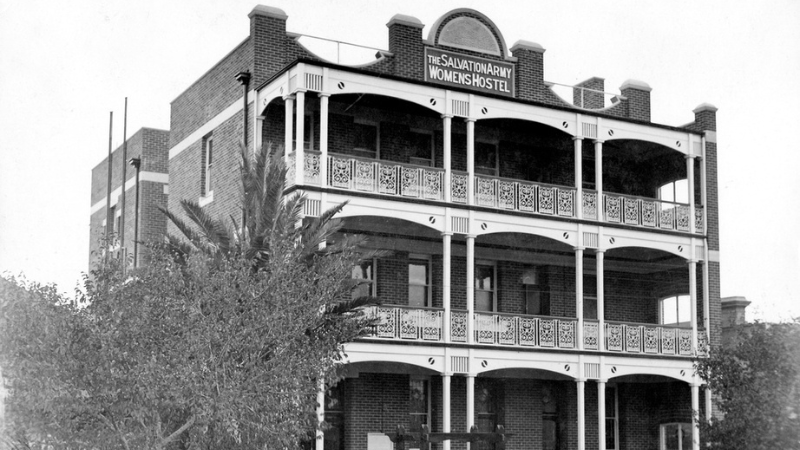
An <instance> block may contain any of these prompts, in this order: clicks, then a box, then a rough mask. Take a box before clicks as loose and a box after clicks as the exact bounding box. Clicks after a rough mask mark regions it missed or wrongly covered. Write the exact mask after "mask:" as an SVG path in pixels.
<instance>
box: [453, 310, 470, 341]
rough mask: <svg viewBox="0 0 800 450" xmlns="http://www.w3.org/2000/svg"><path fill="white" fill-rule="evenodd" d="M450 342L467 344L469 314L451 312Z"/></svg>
mask: <svg viewBox="0 0 800 450" xmlns="http://www.w3.org/2000/svg"><path fill="white" fill-rule="evenodd" d="M450 340H451V341H453V342H467V312H466V311H451V312H450Z"/></svg>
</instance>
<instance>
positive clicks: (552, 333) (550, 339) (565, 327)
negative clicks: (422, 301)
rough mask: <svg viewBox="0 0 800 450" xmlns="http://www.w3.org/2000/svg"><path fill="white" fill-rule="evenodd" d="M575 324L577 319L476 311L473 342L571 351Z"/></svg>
mask: <svg viewBox="0 0 800 450" xmlns="http://www.w3.org/2000/svg"><path fill="white" fill-rule="evenodd" d="M577 323H578V321H577V319H572V318H567V317H548V316H519V315H514V314H504V313H491V312H476V313H475V342H476V343H478V344H491V345H508V346H524V347H545V348H564V349H573V348H576V345H575V335H576V334H575V328H576V327H577ZM453 331H454V330H453ZM454 340H455V339H454Z"/></svg>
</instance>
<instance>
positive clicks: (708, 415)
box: [705, 385, 714, 423]
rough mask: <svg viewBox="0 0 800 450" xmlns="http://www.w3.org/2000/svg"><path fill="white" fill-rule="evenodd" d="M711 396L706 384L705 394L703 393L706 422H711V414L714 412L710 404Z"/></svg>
mask: <svg viewBox="0 0 800 450" xmlns="http://www.w3.org/2000/svg"><path fill="white" fill-rule="evenodd" d="M711 396H712V394H711V389H709V388H708V385H706V395H705V397H706V398H705V403H706V404H705V408H706V422H709V423H710V422H711V420H712V419H713V417H712V416H713V414H714V410H713V408H712V406H711Z"/></svg>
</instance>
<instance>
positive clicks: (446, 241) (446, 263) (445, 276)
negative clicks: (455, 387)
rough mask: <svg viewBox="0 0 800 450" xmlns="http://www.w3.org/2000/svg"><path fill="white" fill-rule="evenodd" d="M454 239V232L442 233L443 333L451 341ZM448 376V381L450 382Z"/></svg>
mask: <svg viewBox="0 0 800 450" xmlns="http://www.w3.org/2000/svg"><path fill="white" fill-rule="evenodd" d="M452 241H453V233H451V232H445V233H442V249H443V255H442V307H443V308H444V318H443V319H442V322H443V327H442V328H443V329H442V334H444V342H450V338H451V335H450V323H451V318H450V314H451V312H452V308H451V307H450V270H451V269H450V267H451V266H450V260H451V259H452V245H451V244H452ZM449 382H450V381H449V378H448V383H449Z"/></svg>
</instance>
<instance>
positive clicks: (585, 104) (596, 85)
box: [572, 77, 605, 109]
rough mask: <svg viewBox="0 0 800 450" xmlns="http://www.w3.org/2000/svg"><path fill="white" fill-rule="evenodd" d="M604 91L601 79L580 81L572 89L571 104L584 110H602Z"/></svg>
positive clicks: (594, 78) (603, 83)
mask: <svg viewBox="0 0 800 450" xmlns="http://www.w3.org/2000/svg"><path fill="white" fill-rule="evenodd" d="M581 88H586V89H581ZM590 89H591V90H590ZM604 89H605V79H603V78H599V77H592V78H589V79H588V80H585V81H581V82H580V83H578V84H576V85H575V87H574V88H573V89H572V104H573V105H575V106H578V107H581V108H586V109H602V108H603V107H604V106H605V98H604V96H603V92H602V91H603V90H604ZM596 91H601V92H596Z"/></svg>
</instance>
